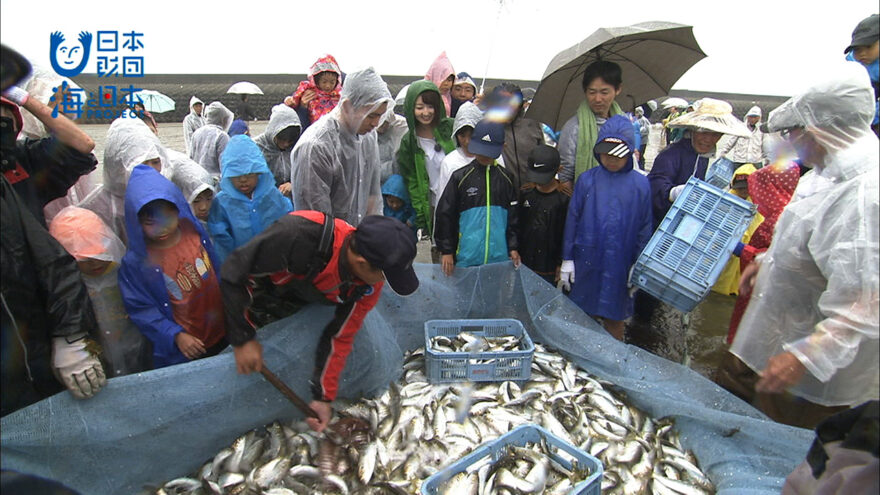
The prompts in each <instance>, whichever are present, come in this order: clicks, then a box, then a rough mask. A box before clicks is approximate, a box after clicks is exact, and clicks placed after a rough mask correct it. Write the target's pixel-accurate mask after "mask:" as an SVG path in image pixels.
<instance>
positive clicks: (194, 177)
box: [166, 150, 216, 228]
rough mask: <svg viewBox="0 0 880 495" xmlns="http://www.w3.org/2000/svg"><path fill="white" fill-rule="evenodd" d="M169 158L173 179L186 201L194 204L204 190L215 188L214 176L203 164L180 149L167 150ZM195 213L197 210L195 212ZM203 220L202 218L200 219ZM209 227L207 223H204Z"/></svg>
mask: <svg viewBox="0 0 880 495" xmlns="http://www.w3.org/2000/svg"><path fill="white" fill-rule="evenodd" d="M166 153H168V159H169V160H170V161H171V163H172V164H173V165H174V177H172V178H171V181H172V182H174V185H175V186H177V188H178V189H180V192H182V193H183V197H184V198H185V199H186V202H187V203H189V204H190V205H192V202H193V201H195V199H196V197H198V195H199V194H201V193H202V192H204V191H211V192H212V193H215V192H216V191H215V190H214V178H213V177H211V174H209V173H208V171H207V170H205V169H203V168H202V166H201V165H199V164H198V163H196V162H194V161H193V160H192V159H191V158H190V157H188V156H186V155H184V154H183V153H180V152H179V151H174V150H166ZM193 215H195V212H193ZM199 221H201V220H199ZM202 225H203V226H205V227H206V228H207V225H206V224H204V223H203V224H202Z"/></svg>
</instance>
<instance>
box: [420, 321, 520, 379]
mask: <svg viewBox="0 0 880 495" xmlns="http://www.w3.org/2000/svg"><path fill="white" fill-rule="evenodd" d="M534 353H535V345H534V344H533V343H532V339H531V338H530V337H529V334H528V333H527V332H526V330H525V328H523V325H522V323H521V322H520V321H519V320H514V319H509V318H502V319H484V320H430V321H426V322H425V366H426V369H427V373H426V374H427V375H428V380H429V381H430V382H431V383H450V382H463V381H472V382H491V381H504V380H514V381H522V380H528V379H529V376H530V374H531V366H532V355H533V354H534Z"/></svg>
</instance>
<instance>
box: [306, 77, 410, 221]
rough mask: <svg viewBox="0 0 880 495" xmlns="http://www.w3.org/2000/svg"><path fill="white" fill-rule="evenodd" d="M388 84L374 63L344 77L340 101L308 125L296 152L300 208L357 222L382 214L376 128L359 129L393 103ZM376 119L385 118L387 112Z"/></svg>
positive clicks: (380, 121) (380, 120)
mask: <svg viewBox="0 0 880 495" xmlns="http://www.w3.org/2000/svg"><path fill="white" fill-rule="evenodd" d="M393 104H394V103H393V100H392V98H391V93H389V92H388V86H387V85H386V84H385V82H384V81H383V80H382V78H381V77H380V76H379V74H377V73H376V71H375V70H374V69H373V68H372V67H371V68H368V69H365V70H362V71H357V72H353V73H351V74H349V75H348V77H346V79H345V86H344V87H343V89H342V95H341V97H340V100H339V104H338V105H336V108H334V109H333V111H332V112H330V113H329V114H327V115H325V116H324V117H322V118H321V119H320V120H318V121H317V122H315V123H314V124H312V125H311V126H309V128H308V129H306V131H305V132H304V133H303V135H302V137H301V138H300V140H299V141H298V142H297V143H296V146H294V148H293V153H292V167H291V168H292V170H291V185H292V186H293V204H294V207H295V208H296V209H297V210H318V211H323V212H325V213H332V214H333V215H334V216H335V217H337V218H340V219H342V220H345V221H346V222H348V223H350V224H351V225H354V226H357V225H358V224H359V223H360V222H361V220H362V219H363V218H364V217H365V216H366V215H381V214H382V207H383V204H382V193H381V189H380V185H379V174H380V165H379V145H378V141H377V136H376V132H375V128H373V129H370V130H369V131H368V132H366V133H364V134H362V135H359V134H358V130H359V129H360V128H361V124H363V123H364V121H365V120H366V119H367V118H368V116H370V115H371V114H374V113H376V112H378V113H380V114H381V117H384V116H385V115H384V114H385V112H386V110H387V105H393ZM378 120H379V122H377V123H376V124H375V125H376V126H379V125H381V124H382V118H379V119H378Z"/></svg>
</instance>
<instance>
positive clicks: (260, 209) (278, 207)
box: [208, 135, 293, 263]
mask: <svg viewBox="0 0 880 495" xmlns="http://www.w3.org/2000/svg"><path fill="white" fill-rule="evenodd" d="M220 163H221V165H222V169H223V175H222V179H221V180H220V192H219V193H218V194H217V196H216V197H215V198H214V202H213V203H212V204H211V212H210V213H209V214H208V231H209V232H210V233H211V237H212V238H213V239H214V244H215V245H216V247H217V255H218V256H219V258H220V263H223V260H225V259H226V256H228V255H229V253H231V252H232V251H233V250H234V249H235V248H237V247H239V246H241V245H243V244H245V243H246V242H248V241H249V240H251V239H252V238H253V237H254V236H255V235H257V234H259V233H260V232H262V231H263V229H265V228H266V227H268V226H269V225H271V224H272V223H273V222H274V221H275V220H278V219H279V218H281V216H283V215H285V214H287V213H290V212H291V211H293V205H292V204H291V203H290V200H288V199H287V198H285V197H284V196H283V195H282V194H281V192H280V191H278V189H276V188H275V177H274V176H273V175H272V172H271V171H269V166H268V165H266V159H265V158H263V153H262V152H261V151H260V148H259V147H257V145H256V143H254V142H253V141H252V140H251V138H249V137H248V136H245V135H238V136H235V137H233V138H232V139H230V140H229V144H227V145H226V149H225V150H223V154H222V155H221V156H220ZM246 174H259V180H258V182H257V187H256V189H254V191H253V193H252V195H251V197H250V198H248V197H247V196H245V195H244V194H243V193H241V192H240V191H239V190H238V189H236V188H235V186H234V185H232V180H231V179H232V177H238V176H240V175H246Z"/></svg>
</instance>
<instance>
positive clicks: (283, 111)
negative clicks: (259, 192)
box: [254, 103, 302, 186]
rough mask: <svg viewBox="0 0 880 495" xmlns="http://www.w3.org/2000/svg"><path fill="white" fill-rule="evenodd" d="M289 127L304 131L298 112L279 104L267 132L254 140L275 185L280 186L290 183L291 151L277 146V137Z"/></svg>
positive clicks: (272, 115) (267, 126)
mask: <svg viewBox="0 0 880 495" xmlns="http://www.w3.org/2000/svg"><path fill="white" fill-rule="evenodd" d="M288 127H296V128H298V129H299V130H300V131H302V125H301V124H300V121H299V115H297V113H296V110H294V109H292V108H290V107H289V106H287V105H285V104H283V103H279V104H278V105H275V106H274V107H272V114H271V115H270V116H269V124H268V125H266V130H265V131H264V132H263V133H262V134H260V135H259V136H257V137H256V138H255V139H254V142H255V143H257V146H259V148H260V151H262V152H263V158H265V159H266V164H267V165H269V170H271V171H272V175H273V176H274V177H275V185H276V186H280V185H281V184H284V183H285V182H289V181H290V152H291V150H290V149H286V150H282V149H280V148H278V145H276V144H275V136H277V135H278V133H280V132H281V131H283V130H284V129H287V128H288Z"/></svg>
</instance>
